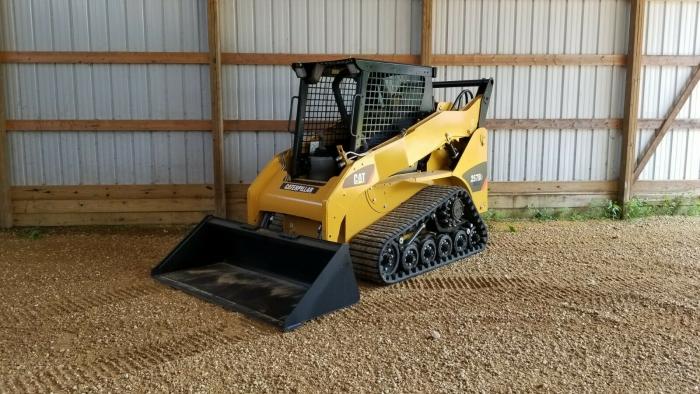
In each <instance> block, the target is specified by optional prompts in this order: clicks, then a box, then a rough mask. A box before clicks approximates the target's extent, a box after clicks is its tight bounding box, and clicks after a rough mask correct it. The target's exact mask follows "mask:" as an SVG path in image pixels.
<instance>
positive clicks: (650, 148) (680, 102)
mask: <svg viewBox="0 0 700 394" xmlns="http://www.w3.org/2000/svg"><path fill="white" fill-rule="evenodd" d="M698 81H700V65H698V66H697V67H695V71H693V74H692V75H691V76H690V78H688V82H686V84H685V87H684V88H683V90H682V91H681V94H680V95H679V96H678V97H676V101H674V102H673V105H672V106H671V109H670V110H669V111H668V115H666V119H664V121H663V123H661V127H660V128H659V130H658V131H657V132H656V134H655V135H654V138H653V139H652V140H651V142H649V144H648V145H647V147H646V148H645V149H644V154H643V155H642V158H641V159H640V160H639V163H637V167H636V168H635V170H634V181H636V180H637V179H639V175H640V174H641V173H642V171H644V167H645V166H646V165H647V163H648V162H649V159H651V156H652V155H654V152H656V148H657V147H658V146H659V144H660V143H661V141H662V140H663V139H664V136H665V135H666V133H668V131H669V130H670V129H671V125H672V124H673V121H674V120H675V119H676V116H678V113H679V112H680V111H681V109H682V108H683V106H684V105H685V102H686V101H688V97H690V95H691V94H692V93H693V89H695V86H697V84H698Z"/></svg>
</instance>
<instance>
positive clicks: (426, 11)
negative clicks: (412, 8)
mask: <svg viewBox="0 0 700 394" xmlns="http://www.w3.org/2000/svg"><path fill="white" fill-rule="evenodd" d="M420 45H421V46H420V53H421V55H420V64H422V65H424V66H432V65H433V56H434V55H433V0H423V22H422V23H421V35H420Z"/></svg>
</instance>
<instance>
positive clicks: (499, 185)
mask: <svg viewBox="0 0 700 394" xmlns="http://www.w3.org/2000/svg"><path fill="white" fill-rule="evenodd" d="M617 186H618V185H617V181H590V182H589V181H586V182H491V183H489V195H511V194H596V193H599V194H610V193H614V192H615V191H617Z"/></svg>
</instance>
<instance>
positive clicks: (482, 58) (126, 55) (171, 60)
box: [0, 0, 700, 67]
mask: <svg viewBox="0 0 700 394" xmlns="http://www.w3.org/2000/svg"><path fill="white" fill-rule="evenodd" d="M424 1H425V2H427V1H429V0H424ZM422 33H423V34H427V33H428V32H422ZM425 38H426V40H425V41H423V35H421V48H422V51H425V50H427V49H426V48H423V44H424V43H425V44H426V45H427V46H428V47H430V46H431V45H430V44H431V42H430V39H428V36H426V37H425ZM423 53H426V52H423ZM351 57H353V58H361V59H369V60H380V61H386V62H398V63H408V64H426V65H428V64H431V65H434V66H449V65H474V66H479V65H490V66H493V65H504V66H547V65H588V66H625V65H627V59H626V57H627V56H626V55H624V54H612V55H498V54H485V55H484V54H467V55H446V54H439V55H438V54H432V55H431V56H428V57H426V56H418V55H398V54H322V53H317V54H314V53H296V54H295V53H231V52H223V53H222V54H221V61H222V64H230V65H284V66H286V65H290V64H292V63H296V62H315V61H326V60H336V59H339V58H351ZM423 57H425V58H426V61H427V60H428V59H427V58H429V59H430V62H431V63H422V58H423ZM0 63H10V64H209V58H208V54H207V53H205V52H70V51H61V52H46V51H22V52H10V51H6V52H1V51H0ZM698 63H700V56H669V55H649V56H643V57H642V64H645V65H650V66H688V67H692V66H695V65H697V64H698Z"/></svg>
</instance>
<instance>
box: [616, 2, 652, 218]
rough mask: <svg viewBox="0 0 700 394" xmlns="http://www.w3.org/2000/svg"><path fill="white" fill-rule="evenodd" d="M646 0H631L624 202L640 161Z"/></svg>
mask: <svg viewBox="0 0 700 394" xmlns="http://www.w3.org/2000/svg"><path fill="white" fill-rule="evenodd" d="M645 8H646V1H645V0H631V8H630V24H629V26H630V27H629V44H628V55H627V79H626V85H625V103H624V118H623V120H622V159H621V160H620V187H619V201H620V202H621V203H622V204H623V206H624V205H626V204H627V202H628V201H629V200H630V198H631V195H632V184H633V183H634V167H635V164H636V152H635V145H636V143H637V132H638V123H637V122H638V113H639V99H640V97H639V96H640V94H639V93H640V92H639V87H640V75H641V70H642V45H643V39H644V11H645Z"/></svg>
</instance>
